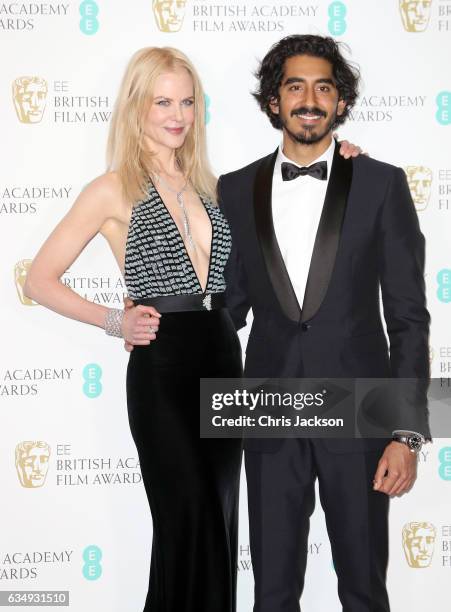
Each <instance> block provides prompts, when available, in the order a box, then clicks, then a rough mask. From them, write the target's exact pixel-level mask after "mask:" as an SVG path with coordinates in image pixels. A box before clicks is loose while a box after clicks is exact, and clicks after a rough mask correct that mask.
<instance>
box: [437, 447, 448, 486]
mask: <svg viewBox="0 0 451 612" xmlns="http://www.w3.org/2000/svg"><path fill="white" fill-rule="evenodd" d="M438 460H439V461H440V467H439V468H438V473H439V475H440V478H441V479H442V480H451V446H444V447H443V448H441V449H440V452H439V454H438Z"/></svg>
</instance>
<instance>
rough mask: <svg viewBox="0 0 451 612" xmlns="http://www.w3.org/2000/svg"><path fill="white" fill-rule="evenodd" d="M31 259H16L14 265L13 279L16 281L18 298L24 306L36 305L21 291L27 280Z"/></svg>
mask: <svg viewBox="0 0 451 612" xmlns="http://www.w3.org/2000/svg"><path fill="white" fill-rule="evenodd" d="M31 262H32V260H31V259H22V260H21V261H18V262H17V263H16V265H15V266H14V279H15V282H16V289H17V295H18V296H19V300H20V301H21V302H22V304H23V305H24V306H37V305H38V304H37V303H36V302H33V300H31V299H30V298H29V297H27V296H26V295H25V293H24V292H23V288H24V285H25V281H26V280H27V274H28V270H29V269H30V266H31Z"/></svg>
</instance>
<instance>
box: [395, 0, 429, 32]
mask: <svg viewBox="0 0 451 612" xmlns="http://www.w3.org/2000/svg"><path fill="white" fill-rule="evenodd" d="M431 5H432V0H399V10H400V11H401V18H402V23H403V25H404V29H405V30H407V32H424V31H425V30H426V28H427V27H428V25H429V18H430V16H431Z"/></svg>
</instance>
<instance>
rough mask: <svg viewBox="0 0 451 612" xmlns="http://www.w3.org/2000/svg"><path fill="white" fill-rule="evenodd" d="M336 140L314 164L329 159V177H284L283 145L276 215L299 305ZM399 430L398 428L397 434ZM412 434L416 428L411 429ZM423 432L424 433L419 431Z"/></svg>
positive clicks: (276, 171) (275, 193)
mask: <svg viewBox="0 0 451 612" xmlns="http://www.w3.org/2000/svg"><path fill="white" fill-rule="evenodd" d="M334 150H335V140H334V139H332V142H331V143H330V146H329V147H328V149H327V150H326V151H325V152H324V153H323V155H321V156H320V157H318V158H317V159H315V160H313V161H312V162H311V163H310V164H309V166H311V164H314V163H316V162H319V161H327V180H325V181H320V180H319V179H317V178H314V177H313V176H309V175H308V174H307V175H306V176H298V177H297V178H295V179H293V180H291V181H284V180H283V179H282V168H281V166H282V162H288V163H292V164H293V163H294V164H295V165H298V164H296V163H295V162H294V161H293V160H291V159H289V158H288V157H287V156H286V155H285V154H284V153H283V150H282V145H280V146H279V152H278V154H277V158H276V163H275V166H274V175H273V183H272V216H273V222H274V231H275V233H276V238H277V242H278V244H279V248H280V252H281V253H282V257H283V260H284V262H285V266H286V268H287V271H288V275H289V277H290V280H291V284H292V285H293V289H294V292H295V294H296V297H297V300H298V302H299V306H300V307H301V308H302V303H303V301H304V293H305V287H306V284H307V276H308V271H309V268H310V260H311V258H312V252H313V245H314V244H315V238H316V232H317V230H318V225H319V220H320V217H321V213H322V210H323V205H324V199H325V197H326V190H327V185H328V184H329V177H330V173H331V170H332V162H333V157H334ZM397 431H398V430H396V431H394V432H393V433H394V434H395V433H396V432H397ZM407 431H409V432H410V433H416V432H414V431H410V430H407ZM417 435H420V436H421V434H417Z"/></svg>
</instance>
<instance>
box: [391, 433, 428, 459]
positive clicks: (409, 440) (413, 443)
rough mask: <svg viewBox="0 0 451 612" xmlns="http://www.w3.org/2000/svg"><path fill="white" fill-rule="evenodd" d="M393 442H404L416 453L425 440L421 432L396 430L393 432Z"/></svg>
mask: <svg viewBox="0 0 451 612" xmlns="http://www.w3.org/2000/svg"><path fill="white" fill-rule="evenodd" d="M393 440H395V442H401V443H402V444H405V445H406V446H407V447H408V448H409V450H410V451H411V452H412V453H416V454H418V453H419V452H420V450H421V448H422V447H423V444H424V443H425V442H426V440H425V439H424V437H423V436H422V435H421V434H416V433H412V432H411V431H397V432H396V433H395V434H393Z"/></svg>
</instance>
